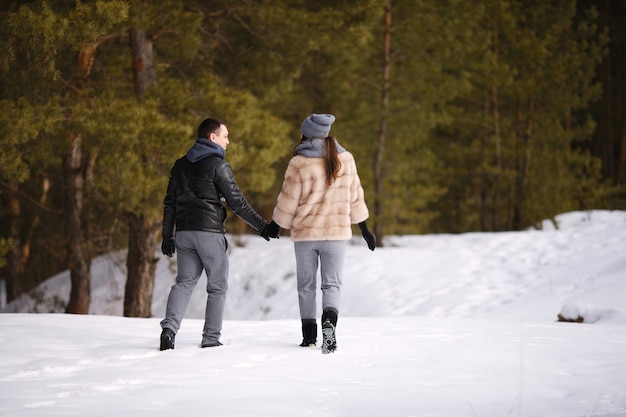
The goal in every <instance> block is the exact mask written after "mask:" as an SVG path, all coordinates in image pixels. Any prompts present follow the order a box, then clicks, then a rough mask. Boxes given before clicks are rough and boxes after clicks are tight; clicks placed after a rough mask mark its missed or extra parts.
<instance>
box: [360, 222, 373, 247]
mask: <svg viewBox="0 0 626 417" xmlns="http://www.w3.org/2000/svg"><path fill="white" fill-rule="evenodd" d="M359 230H360V231H361V234H362V235H363V239H365V241H366V242H367V247H368V248H370V250H371V251H373V250H374V249H375V248H376V237H374V235H373V234H371V233H370V231H369V230H368V229H367V224H366V223H365V222H364V221H363V222H361V223H359Z"/></svg>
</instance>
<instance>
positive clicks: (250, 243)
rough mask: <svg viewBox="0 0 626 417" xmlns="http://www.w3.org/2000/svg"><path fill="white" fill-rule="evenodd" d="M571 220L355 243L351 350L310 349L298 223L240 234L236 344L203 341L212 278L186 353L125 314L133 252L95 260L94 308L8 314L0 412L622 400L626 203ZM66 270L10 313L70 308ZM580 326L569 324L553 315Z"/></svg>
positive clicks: (160, 276) (470, 409) (233, 313)
mask: <svg viewBox="0 0 626 417" xmlns="http://www.w3.org/2000/svg"><path fill="white" fill-rule="evenodd" d="M557 220H558V223H559V230H555V229H554V227H553V226H552V225H551V224H550V223H549V222H546V223H545V225H544V226H545V227H544V230H543V231H525V232H506V233H469V234H462V235H424V236H404V237H399V236H394V237H389V238H388V239H387V240H386V242H385V244H386V246H385V247H384V248H377V249H376V251H375V252H370V251H369V250H367V247H366V246H365V242H363V241H362V239H360V238H357V237H355V238H354V239H353V241H352V244H351V245H350V246H349V248H348V250H347V258H346V263H345V269H344V287H343V294H342V296H343V300H342V309H341V314H340V321H339V326H338V345H339V350H338V351H337V353H335V354H333V355H322V354H321V353H320V352H319V348H312V349H311V348H299V347H297V344H298V343H299V342H300V328H299V318H298V307H297V296H296V290H295V260H294V255H293V244H292V242H291V241H290V239H289V238H286V237H282V238H281V239H279V240H277V241H271V242H265V241H264V240H263V239H261V238H259V237H258V236H245V237H243V238H242V241H243V243H244V245H243V246H238V245H235V242H234V240H233V239H232V238H231V239H230V242H231V255H230V260H231V268H230V269H231V273H230V290H229V294H228V300H227V307H226V316H225V318H226V322H225V323H224V331H223V342H225V346H222V347H219V348H214V349H200V348H198V345H199V342H200V334H201V328H202V317H203V311H204V288H203V287H204V282H203V280H201V281H200V284H199V285H198V288H196V291H195V293H194V296H193V299H192V303H191V305H190V306H189V310H188V314H187V318H186V320H185V321H184V322H183V327H182V328H181V330H180V332H179V334H178V336H177V340H176V349H175V350H174V351H167V352H159V351H158V349H157V347H158V335H159V332H160V328H159V324H158V323H159V320H160V319H161V318H162V317H163V314H164V309H165V300H166V298H167V294H168V290H169V287H170V286H171V285H172V283H173V281H174V277H175V269H176V268H175V264H174V263H172V261H171V260H170V259H168V258H165V257H161V258H160V261H159V263H158V270H157V277H156V283H155V294H154V300H153V306H152V311H153V317H154V318H151V319H129V318H123V317H120V316H121V312H122V298H123V290H124V276H125V271H124V259H123V255H124V254H123V253H117V254H113V255H109V256H106V257H101V258H98V259H96V260H95V261H94V263H93V265H92V305H91V313H92V314H91V315H89V316H71V315H65V314H37V315H34V314H0V329H1V330H2V331H3V334H4V335H9V337H5V340H4V341H3V343H2V344H0V415H2V416H55V415H59V416H81V417H82V416H84V415H90V416H92V415H93V416H100V415H102V416H104V415H106V416H110V415H131V414H132V415H133V416H138V417H141V416H151V417H152V416H154V415H155V413H157V414H161V413H163V414H174V415H184V416H204V415H207V414H215V415H222V416H279V417H280V416H290V417H291V416H295V415H317V414H324V415H327V416H377V417H378V416H381V415H384V416H524V417H529V416H537V417H540V416H541V417H546V416H550V417H558V416H564V417H565V416H571V417H578V416H602V417H609V416H610V417H615V416H626V355H625V353H626V232H625V231H626V212H607V211H594V212H591V213H586V212H585V213H583V212H574V213H567V214H564V215H561V216H559V217H558V218H557ZM68 295H69V274H68V273H67V272H64V273H61V274H59V275H57V276H55V277H52V278H50V279H49V280H48V281H46V282H45V283H43V284H42V285H41V286H40V287H39V289H38V291H37V295H36V296H35V297H29V296H24V297H22V298H20V299H18V300H16V301H15V302H14V303H11V304H9V305H8V306H6V307H5V308H4V309H3V312H4V313H26V312H35V311H37V312H42V313H46V312H59V311H62V308H61V307H60V306H61V305H62V304H63V301H64V300H67V297H68ZM558 314H561V315H562V316H563V317H565V318H567V319H572V320H575V319H579V318H580V319H582V320H583V321H584V323H583V324H577V323H563V322H557V321H556V320H557V315H558Z"/></svg>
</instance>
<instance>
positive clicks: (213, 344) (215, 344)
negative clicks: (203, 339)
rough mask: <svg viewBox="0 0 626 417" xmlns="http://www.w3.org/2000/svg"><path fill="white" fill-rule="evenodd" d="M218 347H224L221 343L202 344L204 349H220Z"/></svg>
mask: <svg viewBox="0 0 626 417" xmlns="http://www.w3.org/2000/svg"><path fill="white" fill-rule="evenodd" d="M218 346H222V343H221V342H220V341H217V342H213V343H203V344H202V347H203V348H211V347H218Z"/></svg>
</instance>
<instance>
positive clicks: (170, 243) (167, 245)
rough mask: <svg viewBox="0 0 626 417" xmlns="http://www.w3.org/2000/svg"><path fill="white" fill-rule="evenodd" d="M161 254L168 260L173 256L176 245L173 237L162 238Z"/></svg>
mask: <svg viewBox="0 0 626 417" xmlns="http://www.w3.org/2000/svg"><path fill="white" fill-rule="evenodd" d="M161 252H163V255H167V256H169V257H170V258H171V257H172V256H173V255H174V252H176V243H175V242H174V237H173V236H170V237H165V236H164V237H163V243H161Z"/></svg>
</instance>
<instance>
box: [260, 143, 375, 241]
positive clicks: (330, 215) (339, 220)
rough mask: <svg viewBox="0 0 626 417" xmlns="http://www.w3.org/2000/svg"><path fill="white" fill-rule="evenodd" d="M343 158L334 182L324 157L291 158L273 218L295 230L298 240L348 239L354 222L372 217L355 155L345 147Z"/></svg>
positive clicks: (299, 156) (294, 238) (283, 226)
mask: <svg viewBox="0 0 626 417" xmlns="http://www.w3.org/2000/svg"><path fill="white" fill-rule="evenodd" d="M339 160H340V161H341V169H340V170H339V175H338V177H337V179H336V180H335V181H334V182H333V183H332V184H331V185H328V184H326V173H325V169H324V159H323V158H307V157H305V156H302V155H296V156H294V157H293V158H292V159H291V161H289V166H288V167H287V170H286V172H285V179H284V181H283V187H282V190H281V192H280V194H279V195H278V201H277V203H276V207H275V208H274V213H273V215H272V218H273V220H274V221H275V222H276V223H277V224H278V225H279V226H280V227H282V228H283V229H290V230H291V238H292V240H293V241H294V242H297V241H304V240H348V239H350V238H351V237H352V227H351V225H352V224H357V223H360V222H362V221H365V220H366V219H367V218H368V216H369V212H368V209H367V206H366V205H365V198H364V195H363V187H361V180H360V179H359V175H358V173H357V168H356V163H355V162H354V157H353V156H352V154H351V153H350V152H348V151H345V152H341V153H340V154H339Z"/></svg>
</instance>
